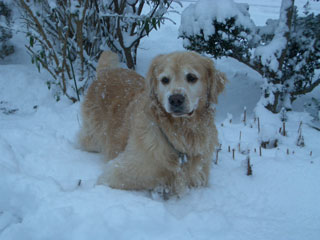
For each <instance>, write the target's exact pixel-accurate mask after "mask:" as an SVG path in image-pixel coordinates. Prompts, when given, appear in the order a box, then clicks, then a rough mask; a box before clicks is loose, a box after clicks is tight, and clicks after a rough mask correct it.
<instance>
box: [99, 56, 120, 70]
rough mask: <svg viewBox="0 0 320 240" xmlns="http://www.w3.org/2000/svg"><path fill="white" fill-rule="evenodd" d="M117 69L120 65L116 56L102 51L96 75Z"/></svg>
mask: <svg viewBox="0 0 320 240" xmlns="http://www.w3.org/2000/svg"><path fill="white" fill-rule="evenodd" d="M119 67H120V63H119V57H118V55H117V54H116V53H114V52H111V51H104V52H102V53H101V55H100V58H99V61H98V67H97V74H99V73H101V72H104V71H106V70H109V69H114V68H119Z"/></svg>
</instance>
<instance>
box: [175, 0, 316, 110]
mask: <svg viewBox="0 0 320 240" xmlns="http://www.w3.org/2000/svg"><path fill="white" fill-rule="evenodd" d="M209 4H211V5H210V6H209ZM215 4H216V6H212V3H211V2H210V1H208V0H200V1H199V2H198V3H196V4H191V5H190V6H189V7H188V8H186V9H185V11H184V12H183V14H182V19H181V26H180V37H181V38H183V39H184V47H185V48H187V49H189V50H195V51H198V52H205V53H207V54H211V55H212V56H213V57H215V58H219V57H222V56H226V57H232V58H235V59H237V60H238V61H240V62H242V63H244V64H246V65H247V66H249V67H250V68H252V69H254V70H255V71H257V72H258V73H260V74H261V75H262V76H263V77H264V79H265V84H264V85H263V92H262V97H261V102H262V104H263V105H264V106H265V107H266V108H267V109H268V110H270V111H272V112H274V113H277V112H279V111H280V110H281V109H282V108H285V109H287V110H290V109H291V104H292V102H293V101H294V100H295V99H296V98H297V97H298V96H299V95H301V94H306V93H309V92H311V91H312V90H313V89H314V88H315V87H317V86H318V85H319V84H320V60H319V59H320V29H319V28H318V26H319V24H320V15H317V16H315V15H314V14H309V15H307V16H298V14H297V12H296V10H295V7H294V0H283V1H282V6H281V11H280V17H279V19H278V20H268V21H267V23H266V26H263V27H256V26H255V25H254V24H253V21H252V20H251V18H250V15H249V12H248V10H249V7H248V5H244V4H236V3H234V2H233V1H232V0H224V3H223V4H219V3H215ZM198 9H208V10H206V11H205V14H203V13H202V16H200V15H199V13H197V11H198ZM210 9H211V10H210ZM203 15H204V16H203ZM198 16H200V17H198ZM194 22H196V23H197V24H194Z"/></svg>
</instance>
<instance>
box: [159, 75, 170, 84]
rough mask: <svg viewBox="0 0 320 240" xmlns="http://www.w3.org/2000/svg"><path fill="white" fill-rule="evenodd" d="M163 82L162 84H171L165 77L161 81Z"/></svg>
mask: <svg viewBox="0 0 320 240" xmlns="http://www.w3.org/2000/svg"><path fill="white" fill-rule="evenodd" d="M161 82H162V84H164V85H166V84H169V82H170V79H169V78H167V77H163V78H162V79H161Z"/></svg>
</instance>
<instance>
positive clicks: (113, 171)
mask: <svg viewBox="0 0 320 240" xmlns="http://www.w3.org/2000/svg"><path fill="white" fill-rule="evenodd" d="M117 64H118V62H117V56H116V55H115V54H114V53H112V52H104V53H103V54H102V56H101V57H100V60H99V64H98V68H97V76H98V79H97V81H95V82H94V83H93V84H92V85H91V86H90V88H89V90H88V93H87V96H86V98H85V100H84V103H83V105H82V119H83V126H82V129H81V131H80V134H79V142H80V145H81V147H82V148H83V149H84V150H87V151H95V152H102V153H103V154H104V155H105V158H106V160H107V161H108V164H107V166H106V169H105V171H104V173H103V174H102V176H101V177H100V178H99V183H101V184H107V185H109V186H110V187H112V188H118V189H133V190H142V189H144V190H159V189H160V190H161V191H164V192H166V193H167V194H169V195H171V194H181V193H183V192H184V191H185V190H186V189H187V188H189V187H198V186H206V185H207V183H208V177H209V172H210V163H211V158H212V155H213V152H214V148H215V146H216V145H217V144H218V140H217V130H216V127H215V125H214V114H213V110H212V108H211V107H210V104H211V103H217V96H218V94H219V93H220V92H222V90H223V88H224V84H225V82H226V79H225V76H224V75H223V74H222V73H220V72H219V71H217V70H216V69H215V68H214V65H213V62H212V61H211V60H210V59H209V58H206V57H202V56H200V55H199V54H197V53H194V52H174V53H171V54H167V55H160V56H158V57H156V58H155V59H154V60H153V61H152V63H151V66H150V69H149V72H148V74H147V78H146V80H144V78H143V77H142V76H140V75H138V74H137V73H136V72H134V71H132V70H127V69H122V68H119V67H118V66H117ZM186 71H193V72H194V73H195V74H197V76H198V77H199V79H198V82H197V83H196V84H197V91H194V90H193V85H192V84H190V83H188V82H187V81H186V80H185V72H186ZM163 75H166V76H167V77H169V78H170V79H171V80H172V84H175V85H172V86H177V87H176V88H175V87H171V88H170V87H169V84H168V87H167V86H162V85H161V84H162V83H161V79H159V78H160V77H159V76H163ZM194 86H195V85H194ZM163 89H164V90H163ZM181 89H182V90H181ZM170 91H171V92H170ZM176 91H178V92H181V91H184V94H185V95H186V98H188V97H189V96H188V94H190V95H192V94H193V95H194V97H193V99H192V98H191V97H190V99H187V100H188V101H190V106H191V107H192V106H194V108H196V109H192V110H194V111H192V113H190V114H186V115H183V116H175V115H174V114H172V113H170V112H168V111H167V109H166V107H165V106H163V102H166V95H165V94H169V93H172V92H176ZM194 99H196V100H194ZM192 101H193V103H192ZM195 101H196V102H195ZM191 103H192V104H191ZM191 107H189V108H190V110H189V111H190V112H191ZM179 153H183V154H185V155H186V156H187V159H185V160H186V161H185V162H183V161H182V159H181V158H179Z"/></svg>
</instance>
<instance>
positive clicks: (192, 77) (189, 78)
mask: <svg viewBox="0 0 320 240" xmlns="http://www.w3.org/2000/svg"><path fill="white" fill-rule="evenodd" d="M186 78H187V81H188V82H189V83H195V82H196V81H197V80H198V78H197V76H196V75H194V74H192V73H188V74H187V76H186Z"/></svg>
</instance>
